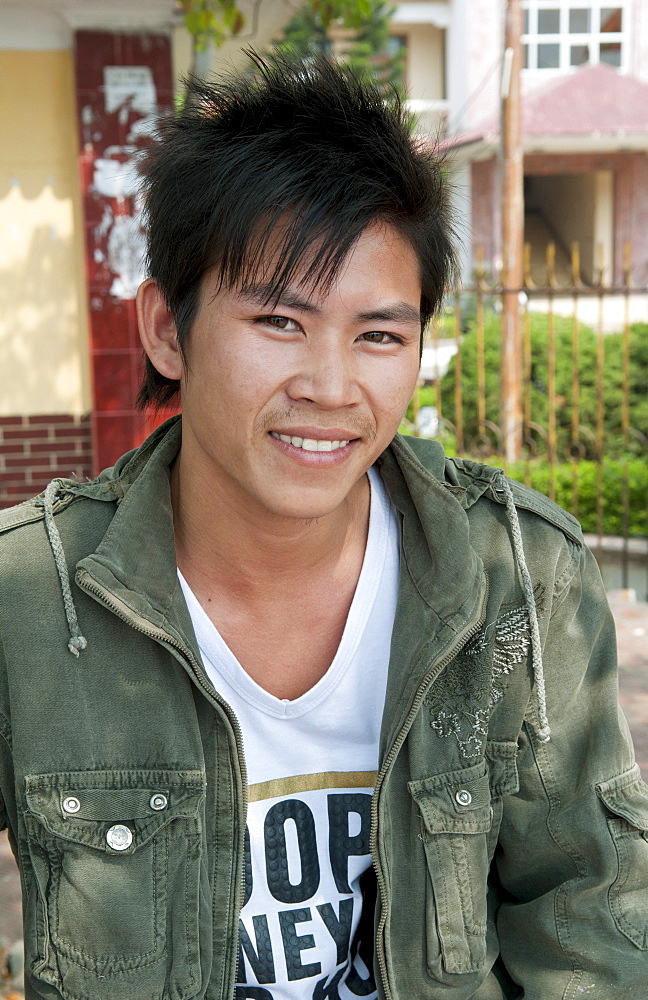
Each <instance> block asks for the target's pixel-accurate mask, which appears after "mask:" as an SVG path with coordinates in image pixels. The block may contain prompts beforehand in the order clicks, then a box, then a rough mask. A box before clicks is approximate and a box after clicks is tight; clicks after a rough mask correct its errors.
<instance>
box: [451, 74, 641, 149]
mask: <svg viewBox="0 0 648 1000" xmlns="http://www.w3.org/2000/svg"><path fill="white" fill-rule="evenodd" d="M629 132H632V133H642V132H644V133H648V84H647V83H644V82H643V81H642V80H638V79H637V78H636V77H634V76H628V75H626V74H623V73H619V72H618V71H617V70H616V69H614V68H613V67H612V66H607V65H605V64H604V63H598V64H597V65H595V66H583V67H582V68H580V69H578V70H576V72H574V73H569V74H568V75H566V76H560V77H558V78H555V79H553V80H551V81H550V82H549V83H547V84H545V86H543V87H540V88H539V89H537V90H533V91H531V93H529V94H527V95H525V96H524V98H523V101H522V133H523V135H525V136H538V135H543V136H557V135H592V134H594V135H602V134H605V135H615V136H623V135H627V134H628V133H629ZM498 134H499V121H498V120H497V119H495V118H491V119H489V120H488V121H486V122H484V123H483V125H481V126H477V127H476V128H475V129H471V130H470V132H465V133H460V134H458V135H456V136H454V137H449V138H448V139H447V140H446V143H447V145H448V146H461V145H465V144H466V143H469V142H476V141H478V140H480V139H487V138H491V137H495V136H497V135H498Z"/></svg>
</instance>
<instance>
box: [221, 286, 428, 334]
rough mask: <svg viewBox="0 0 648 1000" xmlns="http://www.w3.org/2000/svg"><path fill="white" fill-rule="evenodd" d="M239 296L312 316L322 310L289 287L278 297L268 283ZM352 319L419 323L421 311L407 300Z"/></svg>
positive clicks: (247, 289) (357, 315) (248, 287)
mask: <svg viewBox="0 0 648 1000" xmlns="http://www.w3.org/2000/svg"><path fill="white" fill-rule="evenodd" d="M240 296H241V298H244V299H250V300H252V301H254V302H259V303H261V304H262V305H264V306H265V305H268V304H270V303H271V304H272V308H273V309H277V308H279V307H280V306H282V305H284V306H289V307H290V308H291V309H300V310H301V311H302V312H306V313H310V314H311V315H314V316H318V315H319V314H320V313H321V311H322V310H321V309H320V308H319V307H318V306H316V305H314V304H313V303H312V302H310V301H309V300H308V299H305V298H302V296H300V295H298V294H297V293H296V292H294V291H291V289H289V288H287V289H285V290H284V291H283V292H282V293H281V294H280V295H279V297H277V295H276V291H275V289H274V288H273V287H272V285H270V284H267V285H266V284H256V285H248V286H246V287H245V288H242V289H241V291H240ZM354 319H355V320H356V321H357V322H360V323H374V322H382V323H419V324H420V322H421V313H420V310H419V309H416V308H415V307H414V306H412V305H410V304H409V303H408V302H394V303H390V304H389V305H385V306H383V307H382V308H380V309H368V310H366V311H364V312H359V313H356V315H355V317H354Z"/></svg>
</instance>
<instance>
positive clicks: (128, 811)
mask: <svg viewBox="0 0 648 1000" xmlns="http://www.w3.org/2000/svg"><path fill="white" fill-rule="evenodd" d="M205 784H206V782H205V775H204V773H203V772H202V771H169V770H116V771H65V772H58V773H56V774H32V775H27V777H26V778H25V790H26V798H27V806H28V809H29V813H30V814H31V815H32V816H33V817H35V819H36V820H38V822H39V823H40V825H41V826H42V827H44V828H45V830H47V831H48V832H49V833H50V834H53V835H54V836H55V837H60V838H62V839H63V840H69V841H72V842H74V843H78V844H83V845H85V846H86V847H92V848H94V849H95V850H100V851H104V852H106V853H107V854H114V853H118V854H132V853H133V852H134V851H136V850H137V849H138V848H139V847H141V846H142V845H143V844H145V843H147V842H148V841H149V840H150V839H151V837H152V836H154V834H156V833H157V832H158V831H159V830H161V829H162V828H163V827H165V826H167V825H168V824H169V823H171V822H172V821H173V820H175V819H180V818H183V817H184V818H193V817H195V816H196V815H197V814H198V810H199V808H200V804H201V802H202V799H203V797H204V794H205ZM115 828H118V830H115ZM114 845H118V846H117V847H115V846H114ZM124 845H126V846H124Z"/></svg>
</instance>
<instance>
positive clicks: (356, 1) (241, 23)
mask: <svg viewBox="0 0 648 1000" xmlns="http://www.w3.org/2000/svg"><path fill="white" fill-rule="evenodd" d="M176 2H177V4H178V7H179V9H180V10H181V11H182V13H183V15H184V23H185V27H186V29H187V31H188V32H189V34H190V35H191V36H192V38H193V58H192V66H191V72H192V73H193V74H194V75H196V76H206V75H207V73H208V72H209V68H210V58H209V54H210V53H209V50H210V47H211V46H212V45H215V46H216V47H218V46H219V45H222V44H223V42H224V41H226V40H227V39H228V38H232V37H236V36H237V35H239V34H240V33H241V32H242V30H243V28H244V27H245V16H244V15H243V13H242V12H241V11H240V10H239V7H238V5H237V0H176ZM258 2H261V0H258ZM309 6H310V7H312V9H313V10H314V11H316V13H317V16H318V18H319V19H320V21H321V24H322V25H323V27H324V30H326V28H328V27H329V26H330V25H331V24H332V22H333V21H334V20H337V19H339V20H340V21H341V22H342V24H343V25H344V26H345V27H347V28H354V29H356V30H361V29H362V27H363V24H364V22H365V21H366V20H367V18H368V17H369V16H370V15H371V12H372V6H375V0H309Z"/></svg>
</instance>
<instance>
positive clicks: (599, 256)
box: [393, 0, 648, 284]
mask: <svg viewBox="0 0 648 1000" xmlns="http://www.w3.org/2000/svg"><path fill="white" fill-rule="evenodd" d="M523 9H524V35H523V39H522V40H523V45H524V67H525V68H524V69H523V71H522V89H523V95H524V99H523V125H522V131H523V144H524V173H525V240H526V241H528V242H529V243H530V244H531V248H532V272H533V273H534V275H535V277H536V278H537V280H538V283H542V281H543V277H544V273H545V270H544V259H545V247H546V244H547V243H548V242H549V241H552V242H554V243H555V245H556V252H557V269H558V273H559V275H560V274H563V275H564V276H565V277H569V276H570V268H569V251H570V245H571V243H572V242H573V241H578V242H579V244H580V248H581V269H582V277H583V279H584V281H586V282H592V281H593V280H595V279H596V278H598V277H602V278H603V280H604V281H605V282H606V283H608V284H609V283H612V282H620V281H621V279H622V270H623V246H624V244H626V243H629V244H630V246H631V252H632V260H633V265H634V271H635V276H636V277H637V280H638V281H641V283H642V284H646V283H647V281H648V2H647V0H619V2H617V3H609V2H601V0H523ZM417 11H420V14H419V15H418V21H419V23H421V24H422V22H423V20H424V18H427V21H428V24H430V23H433V24H434V25H435V26H436V28H437V30H438V31H439V32H440V33H441V41H440V43H439V44H440V46H441V48H442V50H443V51H445V54H446V56H445V70H444V86H443V89H440V88H439V85H438V81H437V78H436V71H437V68H436V67H435V68H432V67H431V66H429V67H428V69H427V82H426V83H425V84H424V85H423V86H424V87H425V93H424V94H423V93H421V94H419V93H418V92H417V91H416V90H415V89H414V87H413V89H412V96H413V97H414V98H416V97H422V98H424V100H427V101H433V100H434V99H435V98H444V99H445V100H446V105H447V106H446V112H445V129H444V132H443V136H444V139H446V140H447V141H448V143H447V144H448V146H449V147H450V149H451V155H450V161H449V164H450V170H451V173H452V178H453V187H454V192H455V202H456V210H457V214H458V217H459V220H460V225H459V229H460V233H461V235H462V239H463V259H462V270H463V273H464V276H467V275H469V274H470V272H471V270H472V268H473V267H474V263H475V249H476V247H477V246H480V247H482V248H483V251H484V259H485V262H486V264H487V267H488V268H496V267H497V265H498V261H499V259H500V256H501V223H500V198H501V193H500V192H501V159H500V150H499V143H500V139H499V132H500V129H499V115H500V87H501V66H502V38H503V18H504V12H505V2H504V0H500V2H492V0H449V2H448V3H428V2H425V0H408V2H404V3H401V4H399V6H398V11H397V13H396V15H395V18H394V29H393V30H394V31H395V32H397V31H398V27H397V24H398V21H399V18H401V17H404V18H406V20H407V23H408V25H410V26H412V25H414V24H415V23H416V17H417V13H416V12H417ZM408 42H410V43H411V46H412V51H411V65H412V66H413V67H414V66H417V67H419V66H422V67H423V68H424V67H425V60H424V58H421V55H420V46H421V42H422V35H419V34H418V27H417V28H416V29H414V28H412V30H411V33H410V34H409V35H408ZM415 79H416V88H419V87H421V82H420V81H421V76H420V75H419V74H418V72H417V73H416V75H415V74H414V72H413V73H412V77H411V80H410V82H411V83H412V84H414V80H415ZM442 124H443V123H442Z"/></svg>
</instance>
